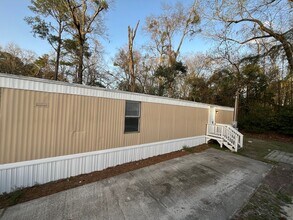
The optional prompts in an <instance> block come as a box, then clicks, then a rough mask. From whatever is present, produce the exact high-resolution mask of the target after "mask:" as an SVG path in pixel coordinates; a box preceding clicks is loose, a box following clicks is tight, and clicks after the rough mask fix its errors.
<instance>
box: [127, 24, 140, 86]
mask: <svg viewBox="0 0 293 220" xmlns="http://www.w3.org/2000/svg"><path fill="white" fill-rule="evenodd" d="M138 25H139V21H138V22H137V24H136V26H135V29H133V28H131V27H130V26H128V65H129V74H130V91H131V92H134V91H135V71H134V57H133V41H134V38H135V36H136V31H137V28H138Z"/></svg>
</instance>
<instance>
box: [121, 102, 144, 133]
mask: <svg viewBox="0 0 293 220" xmlns="http://www.w3.org/2000/svg"><path fill="white" fill-rule="evenodd" d="M139 121H140V102H133V101H126V106H125V125H124V132H137V131H139Z"/></svg>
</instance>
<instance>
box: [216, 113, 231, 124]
mask: <svg viewBox="0 0 293 220" xmlns="http://www.w3.org/2000/svg"><path fill="white" fill-rule="evenodd" d="M232 122H233V111H225V110H217V113H216V123H220V124H232Z"/></svg>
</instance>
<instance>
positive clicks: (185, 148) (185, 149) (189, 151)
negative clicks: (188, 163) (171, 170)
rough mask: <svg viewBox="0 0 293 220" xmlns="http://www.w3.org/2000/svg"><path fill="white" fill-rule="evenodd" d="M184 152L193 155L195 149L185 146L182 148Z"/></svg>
mask: <svg viewBox="0 0 293 220" xmlns="http://www.w3.org/2000/svg"><path fill="white" fill-rule="evenodd" d="M182 150H183V151H186V152H188V153H192V152H193V149H192V148H191V147H189V146H187V145H184V146H183V147H182Z"/></svg>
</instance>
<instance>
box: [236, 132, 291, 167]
mask: <svg viewBox="0 0 293 220" xmlns="http://www.w3.org/2000/svg"><path fill="white" fill-rule="evenodd" d="M243 146H244V147H243V148H242V149H240V150H239V151H238V154H240V155H243V156H247V157H250V158H253V159H256V160H261V161H264V162H271V161H267V160H265V159H264V157H265V156H266V155H268V154H269V153H270V152H271V151H273V150H279V151H285V152H288V153H293V147H292V144H291V143H284V142H279V141H272V140H260V139H255V138H249V137H244V142H243Z"/></svg>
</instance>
